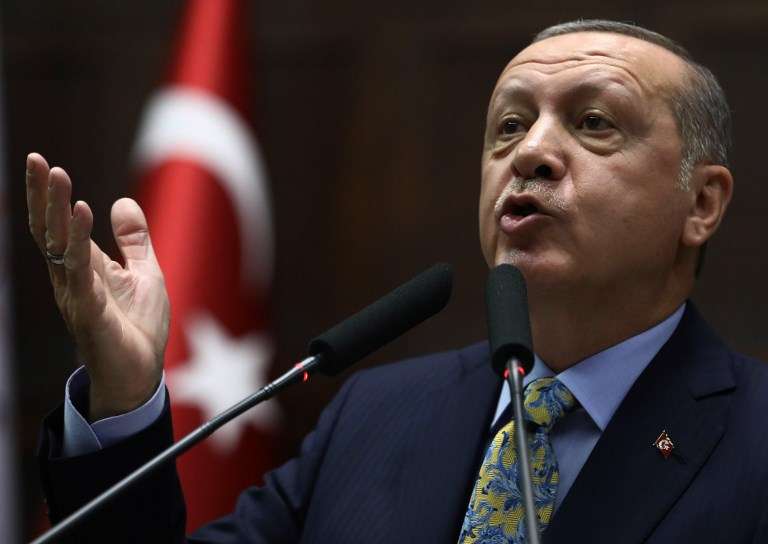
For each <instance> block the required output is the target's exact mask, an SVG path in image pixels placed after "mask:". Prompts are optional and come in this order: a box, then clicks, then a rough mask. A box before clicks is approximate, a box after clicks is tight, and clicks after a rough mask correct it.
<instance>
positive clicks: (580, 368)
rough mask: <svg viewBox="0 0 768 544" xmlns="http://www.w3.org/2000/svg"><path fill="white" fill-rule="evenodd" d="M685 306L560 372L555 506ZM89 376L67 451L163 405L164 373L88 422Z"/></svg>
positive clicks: (77, 379) (538, 369)
mask: <svg viewBox="0 0 768 544" xmlns="http://www.w3.org/2000/svg"><path fill="white" fill-rule="evenodd" d="M684 310H685V304H682V305H681V306H680V307H679V308H678V309H677V310H676V311H675V312H674V313H673V314H672V315H670V316H669V317H668V318H667V319H665V320H664V321H662V322H661V323H659V324H658V325H655V326H654V327H652V328H650V329H648V330H646V331H644V332H641V333H640V334H638V335H636V336H633V337H632V338H629V339H627V340H624V341H623V342H621V343H619V344H616V345H615V346H612V347H610V348H608V349H606V350H604V351H601V352H600V353H597V354H595V355H592V356H591V357H588V358H586V359H584V360H583V361H580V362H579V363H577V364H575V365H573V366H572V367H570V368H568V369H567V370H565V371H563V372H561V373H560V374H557V379H558V380H560V381H561V382H562V383H563V385H565V386H566V387H567V388H568V389H569V390H570V391H571V393H573V396H574V397H576V400H577V401H579V405H580V406H579V408H577V409H576V410H574V411H573V412H571V413H570V414H568V415H567V416H565V417H564V418H563V419H562V420H561V421H560V422H558V424H557V425H556V426H555V427H554V428H553V429H552V431H551V434H550V440H551V442H552V449H553V450H554V452H555V456H556V457H557V461H558V466H559V468H560V484H559V486H558V491H557V498H556V499H555V510H557V508H558V507H559V506H560V503H562V501H563V498H564V497H565V496H566V495H567V494H568V490H570V488H571V485H573V482H574V480H575V479H576V476H577V475H578V474H579V472H580V471H581V467H583V466H584V463H585V462H586V460H587V457H589V454H590V453H591V452H592V449H593V448H594V447H595V444H597V441H598V440H599V439H600V435H601V434H602V433H603V431H604V430H605V427H606V426H607V425H608V422H609V421H610V420H611V418H612V417H613V414H614V412H615V411H616V409H617V408H618V407H619V404H621V401H622V400H624V397H625V396H626V395H627V393H628V392H629V389H630V388H631V387H632V385H633V384H634V383H635V380H637V378H638V376H640V374H641V373H642V372H643V370H645V368H646V367H647V366H648V364H649V363H650V362H651V360H652V359H653V358H654V357H655V356H656V354H657V353H658V352H659V350H660V349H661V347H662V346H663V345H664V344H665V343H666V342H667V340H669V337H670V336H672V333H673V332H674V331H675V329H676V328H677V325H678V324H679V323H680V319H681V318H682V316H683V312H684ZM553 375H555V374H554V372H552V370H550V368H549V367H547V365H546V363H544V362H543V361H542V360H541V359H539V357H538V356H537V357H536V361H535V363H534V365H533V369H532V370H531V372H530V373H528V375H527V376H526V377H525V379H524V380H523V384H524V385H527V384H528V383H530V382H531V381H533V380H535V379H536V378H543V377H547V376H553ZM89 382H90V380H89V379H88V374H87V373H86V372H85V368H84V367H81V368H79V369H78V370H77V371H75V373H74V374H72V376H71V377H70V378H69V380H67V385H66V391H65V399H64V437H63V446H62V449H63V451H62V455H63V456H64V457H72V456H76V455H84V454H86V453H91V452H93V451H97V450H99V449H102V448H106V447H107V446H110V445H112V444H114V443H116V442H118V441H120V440H123V439H125V438H128V437H129V436H131V435H133V434H135V433H138V432H139V431H141V430H143V429H145V428H146V427H148V426H149V425H151V424H152V423H153V422H154V421H155V420H156V419H157V418H158V417H160V414H161V413H162V411H163V406H164V403H165V376H163V378H162V381H161V382H160V385H159V386H158V388H157V391H155V394H154V395H153V396H152V398H151V399H149V400H148V401H147V402H146V403H145V404H144V405H142V406H141V407H139V408H137V409H136V410H134V411H132V412H128V413H127V414H122V415H119V416H114V417H109V418H106V419H102V420H99V421H96V422H94V423H93V424H89V423H88V421H87V420H86V419H85V418H84V417H83V416H82V414H81V411H82V408H80V409H78V407H82V406H84V404H83V403H84V400H85V399H84V396H85V395H86V394H87V391H88V385H89ZM509 403H510V394H509V389H508V388H507V387H502V388H501V394H500V395H499V402H498V404H497V406H496V414H495V415H494V418H493V423H492V427H493V425H495V424H496V423H497V420H498V419H499V417H501V415H502V413H503V412H504V410H505V409H506V407H507V406H508V405H509Z"/></svg>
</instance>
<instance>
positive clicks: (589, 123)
mask: <svg viewBox="0 0 768 544" xmlns="http://www.w3.org/2000/svg"><path fill="white" fill-rule="evenodd" d="M578 128H583V129H586V130H589V131H592V132H601V131H604V130H610V129H612V128H616V127H614V126H613V124H612V123H611V122H610V121H608V120H607V119H605V118H603V117H601V116H600V115H597V114H594V113H590V114H589V115H585V116H584V118H583V119H582V120H581V123H580V124H579V127H578Z"/></svg>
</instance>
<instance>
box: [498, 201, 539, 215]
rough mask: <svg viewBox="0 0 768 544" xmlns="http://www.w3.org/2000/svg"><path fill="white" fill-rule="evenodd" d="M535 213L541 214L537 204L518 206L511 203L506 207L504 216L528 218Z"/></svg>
mask: <svg viewBox="0 0 768 544" xmlns="http://www.w3.org/2000/svg"><path fill="white" fill-rule="evenodd" d="M534 213H539V209H538V208H537V207H536V205H535V204H531V203H526V204H516V203H514V202H510V203H508V204H507V206H505V207H504V212H503V213H502V215H511V216H513V217H528V216H529V215H533V214H534Z"/></svg>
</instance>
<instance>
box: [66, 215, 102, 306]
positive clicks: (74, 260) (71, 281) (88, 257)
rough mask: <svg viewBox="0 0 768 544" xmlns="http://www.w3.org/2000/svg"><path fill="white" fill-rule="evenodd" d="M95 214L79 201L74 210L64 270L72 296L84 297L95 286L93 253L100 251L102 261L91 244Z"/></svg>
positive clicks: (96, 249)
mask: <svg viewBox="0 0 768 544" xmlns="http://www.w3.org/2000/svg"><path fill="white" fill-rule="evenodd" d="M92 229H93V213H92V212H91V209H90V208H89V207H88V204H86V203H85V202H83V201H78V202H76V203H75V206H74V208H73V210H72V220H71V221H70V223H69V231H68V237H67V244H66V257H65V259H64V269H65V273H66V278H67V284H68V285H69V288H70V290H71V291H72V294H73V295H75V296H84V295H86V294H88V293H89V292H90V291H91V286H92V284H93V270H94V269H93V267H92V264H91V263H92V259H93V257H94V256H93V255H92V253H93V252H94V251H98V254H97V255H96V258H97V259H98V262H99V263H100V261H101V255H100V253H101V251H100V250H98V248H97V247H95V244H93V243H92V242H91V230H92Z"/></svg>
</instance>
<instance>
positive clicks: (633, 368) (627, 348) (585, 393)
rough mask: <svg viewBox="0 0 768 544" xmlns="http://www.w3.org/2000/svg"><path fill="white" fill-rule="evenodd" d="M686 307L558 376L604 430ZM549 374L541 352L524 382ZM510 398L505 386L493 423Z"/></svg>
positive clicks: (553, 374)
mask: <svg viewBox="0 0 768 544" xmlns="http://www.w3.org/2000/svg"><path fill="white" fill-rule="evenodd" d="M684 311H685V303H683V304H681V305H680V307H679V308H678V309H677V310H675V312H674V313H673V314H672V315H670V316H669V317H668V318H666V319H665V320H664V321H662V322H661V323H659V324H658V325H654V326H653V327H651V328H650V329H648V330H646V331H643V332H641V333H640V334H637V335H635V336H633V337H631V338H628V339H627V340H624V341H623V342H620V343H618V344H616V345H615V346H611V347H609V348H607V349H605V350H603V351H601V352H599V353H596V354H595V355H592V356H590V357H587V358H586V359H584V360H583V361H580V362H579V363H577V364H575V365H573V366H571V367H569V368H567V369H566V370H564V371H563V372H561V373H560V374H557V379H558V380H560V382H561V383H562V384H563V385H565V386H566V387H567V388H568V389H569V390H570V392H571V393H573V396H574V397H576V400H577V401H579V404H580V405H581V406H582V407H583V408H584V410H586V412H587V413H588V414H589V416H590V417H591V418H592V421H594V422H595V424H596V425H597V426H598V427H599V428H600V431H601V432H602V431H604V430H605V427H606V426H607V425H608V422H609V421H610V420H611V418H612V417H613V414H614V412H616V409H617V408H618V407H619V404H621V401H622V400H624V397H625V396H626V395H627V393H628V392H629V389H630V388H631V387H632V385H633V384H634V383H635V380H637V378H638V376H640V374H641V373H642V372H643V370H645V368H646V367H647V366H648V364H649V363H650V362H651V360H652V359H653V358H654V357H655V356H656V354H657V353H658V352H659V350H660V349H661V347H662V346H663V345H664V344H665V343H666V342H667V340H669V337H670V336H672V333H673V332H674V331H675V329H676V328H677V325H678V324H679V323H680V319H681V318H682V317H683V312H684ZM548 376H555V373H554V372H552V370H551V369H550V368H549V367H548V366H547V365H546V363H544V361H542V360H541V359H540V358H539V356H538V355H537V356H536V359H535V361H534V364H533V368H532V369H531V371H530V372H529V373H528V375H527V376H526V377H525V378H524V379H523V385H528V384H529V383H530V382H532V381H533V380H535V379H537V378H545V377H548ZM509 402H510V395H509V388H508V387H502V388H501V395H499V402H498V404H497V406H496V414H495V415H494V417H493V425H495V424H496V422H497V420H498V419H499V417H500V416H501V414H502V412H504V410H505V409H506V407H507V405H508V404H509Z"/></svg>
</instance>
